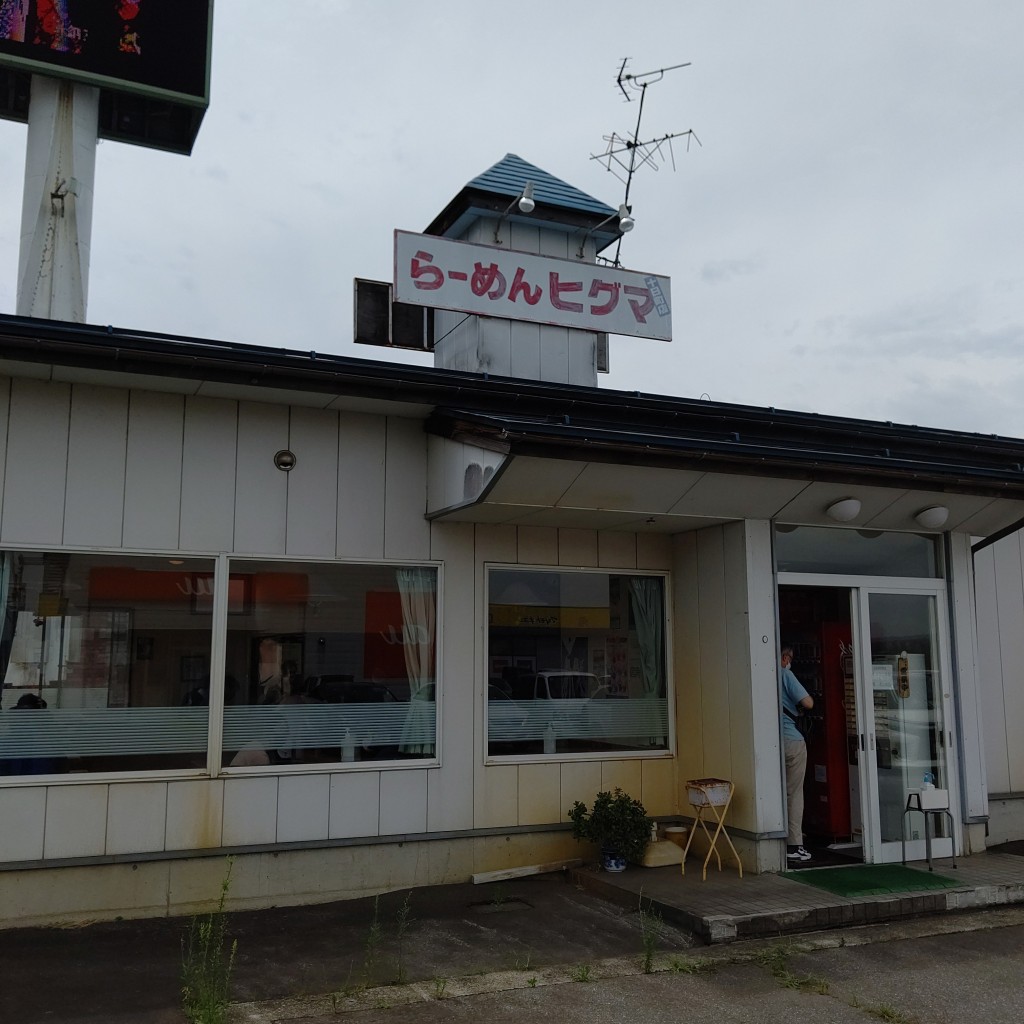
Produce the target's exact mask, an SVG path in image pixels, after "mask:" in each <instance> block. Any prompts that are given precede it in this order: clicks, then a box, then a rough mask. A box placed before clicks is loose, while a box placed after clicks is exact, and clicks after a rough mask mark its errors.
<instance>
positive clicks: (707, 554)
mask: <svg viewBox="0 0 1024 1024" xmlns="http://www.w3.org/2000/svg"><path fill="white" fill-rule="evenodd" d="M697 585H698V587H699V588H700V598H699V606H700V639H699V645H700V686H701V690H702V694H703V697H702V701H701V718H702V723H701V724H702V726H703V733H704V759H703V764H704V771H705V773H706V774H707V775H711V776H716V777H718V778H722V779H728V778H730V776H731V774H732V743H731V735H730V731H729V725H730V716H729V661H728V651H729V648H728V634H727V630H726V622H727V607H726V589H725V550H724V541H723V535H722V529H721V527H712V528H709V529H706V530H699V531H698V532H697Z"/></svg>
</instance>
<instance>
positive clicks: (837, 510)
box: [825, 498, 860, 523]
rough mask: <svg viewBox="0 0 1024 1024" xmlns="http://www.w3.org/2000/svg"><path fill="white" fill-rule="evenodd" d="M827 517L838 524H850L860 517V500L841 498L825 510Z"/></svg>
mask: <svg viewBox="0 0 1024 1024" xmlns="http://www.w3.org/2000/svg"><path fill="white" fill-rule="evenodd" d="M825 515H827V516H828V517H829V519H832V520H834V521H835V522H837V523H849V522H850V521H851V520H854V519H856V518H857V516H859V515H860V499H859V498H840V499H839V501H834V502H832V504H831V505H829V506H828V508H826V509H825Z"/></svg>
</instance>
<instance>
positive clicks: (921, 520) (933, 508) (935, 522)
mask: <svg viewBox="0 0 1024 1024" xmlns="http://www.w3.org/2000/svg"><path fill="white" fill-rule="evenodd" d="M948 518H949V509H948V508H946V506H945V505H929V506H928V508H923V509H921V511H920V512H917V513H916V514H915V515H914V521H915V522H916V523H917V525H918V526H923V527H924V528H925V529H926V530H938V529H940V528H941V527H943V526H945V525H946V520H947V519H948Z"/></svg>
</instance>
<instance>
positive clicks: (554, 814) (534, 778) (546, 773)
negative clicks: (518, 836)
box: [518, 764, 564, 825]
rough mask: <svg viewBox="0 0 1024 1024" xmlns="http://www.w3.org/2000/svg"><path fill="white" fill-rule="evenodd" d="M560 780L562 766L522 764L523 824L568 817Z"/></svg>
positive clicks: (554, 821) (520, 790) (556, 821)
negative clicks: (563, 802) (563, 803)
mask: <svg viewBox="0 0 1024 1024" xmlns="http://www.w3.org/2000/svg"><path fill="white" fill-rule="evenodd" d="M560 779H561V768H560V766H559V765H557V764H521V765H519V813H518V819H519V820H518V823H519V824H520V825H549V824H556V823H558V822H561V821H563V820H564V818H563V815H562V808H561V789H560V787H559V783H560Z"/></svg>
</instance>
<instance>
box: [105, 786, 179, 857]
mask: <svg viewBox="0 0 1024 1024" xmlns="http://www.w3.org/2000/svg"><path fill="white" fill-rule="evenodd" d="M166 831H167V783H166V782H131V783H123V784H119V785H112V786H111V787H110V793H109V797H108V800H107V853H108V854H119V853H154V852H156V851H159V850H162V849H163V848H164V836H165V834H166Z"/></svg>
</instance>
